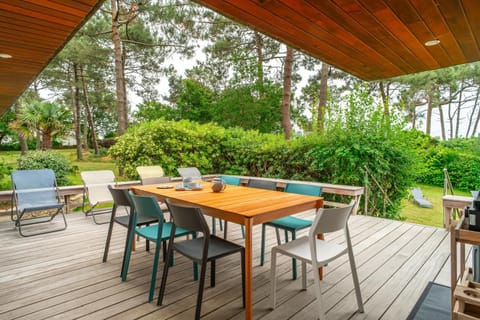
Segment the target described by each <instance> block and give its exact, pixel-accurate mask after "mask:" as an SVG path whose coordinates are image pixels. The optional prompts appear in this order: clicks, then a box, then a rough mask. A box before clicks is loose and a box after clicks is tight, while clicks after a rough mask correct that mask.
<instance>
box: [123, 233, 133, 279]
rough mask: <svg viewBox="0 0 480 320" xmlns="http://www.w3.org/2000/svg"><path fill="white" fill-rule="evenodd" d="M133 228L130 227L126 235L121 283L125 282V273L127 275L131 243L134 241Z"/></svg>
mask: <svg viewBox="0 0 480 320" xmlns="http://www.w3.org/2000/svg"><path fill="white" fill-rule="evenodd" d="M134 228H135V227H134V226H132V227H131V228H129V231H128V233H127V235H128V239H127V246H126V248H125V252H124V259H123V268H122V281H126V280H127V273H128V265H129V264H130V256H131V254H132V243H133V241H135V231H134V230H135V229H134Z"/></svg>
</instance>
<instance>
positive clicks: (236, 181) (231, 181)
mask: <svg viewBox="0 0 480 320" xmlns="http://www.w3.org/2000/svg"><path fill="white" fill-rule="evenodd" d="M220 179H222V180H223V182H224V183H225V184H228V185H231V186H239V185H240V184H241V183H242V179H241V178H239V177H232V176H220ZM240 227H241V228H242V238H243V239H245V228H244V227H243V226H240ZM227 229H228V221H225V223H224V229H223V238H225V239H227ZM214 234H215V233H214Z"/></svg>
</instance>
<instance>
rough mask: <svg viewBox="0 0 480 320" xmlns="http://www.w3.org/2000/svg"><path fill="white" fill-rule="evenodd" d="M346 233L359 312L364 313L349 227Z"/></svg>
mask: <svg viewBox="0 0 480 320" xmlns="http://www.w3.org/2000/svg"><path fill="white" fill-rule="evenodd" d="M345 233H346V237H347V251H348V260H349V261H350V268H351V269H352V278H353V286H354V287H355V296H356V298H357V305H358V312H360V313H363V312H364V309H363V301H362V293H361V291H360V282H359V281H358V274H357V267H356V265H355V257H354V255H353V250H352V242H351V240H350V234H349V230H348V226H347V227H346V228H345Z"/></svg>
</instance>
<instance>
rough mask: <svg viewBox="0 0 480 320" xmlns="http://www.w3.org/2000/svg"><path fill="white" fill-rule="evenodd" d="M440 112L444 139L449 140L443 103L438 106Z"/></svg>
mask: <svg viewBox="0 0 480 320" xmlns="http://www.w3.org/2000/svg"><path fill="white" fill-rule="evenodd" d="M438 113H439V115H440V129H441V131H442V140H443V141H445V140H447V135H446V133H445V118H444V116H443V106H442V105H439V106H438Z"/></svg>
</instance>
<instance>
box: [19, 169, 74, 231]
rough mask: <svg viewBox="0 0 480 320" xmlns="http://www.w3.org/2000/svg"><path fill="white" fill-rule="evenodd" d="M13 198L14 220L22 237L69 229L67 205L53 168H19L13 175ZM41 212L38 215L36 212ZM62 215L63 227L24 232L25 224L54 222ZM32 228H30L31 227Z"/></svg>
mask: <svg viewBox="0 0 480 320" xmlns="http://www.w3.org/2000/svg"><path fill="white" fill-rule="evenodd" d="M11 178H12V187H13V199H12V210H11V219H12V220H13V221H15V226H16V227H18V232H19V233H20V235H21V236H23V237H28V236H33V235H37V234H43V233H50V232H55V231H62V230H65V229H66V228H67V220H66V219H65V214H64V212H63V208H64V204H63V203H62V202H61V199H60V196H59V194H58V188H57V182H56V179H55V173H54V172H53V170H51V169H39V170H16V171H13V172H12V174H11ZM34 212H38V214H36V215H35V214H34ZM59 213H60V214H61V216H62V218H63V224H62V225H61V227H60V228H54V229H51V228H46V229H44V230H42V231H38V232H33V233H28V234H26V233H24V232H23V230H22V227H25V226H29V225H35V224H39V223H46V222H51V221H52V220H53V219H54V218H55V217H56V216H57V215H58V214H59ZM28 229H30V228H28Z"/></svg>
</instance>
